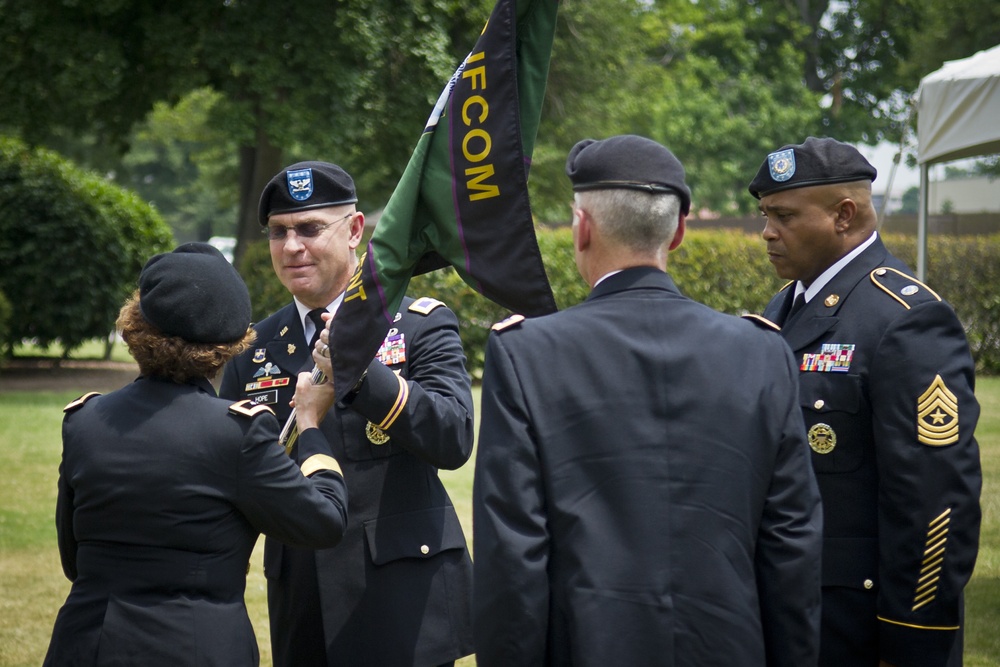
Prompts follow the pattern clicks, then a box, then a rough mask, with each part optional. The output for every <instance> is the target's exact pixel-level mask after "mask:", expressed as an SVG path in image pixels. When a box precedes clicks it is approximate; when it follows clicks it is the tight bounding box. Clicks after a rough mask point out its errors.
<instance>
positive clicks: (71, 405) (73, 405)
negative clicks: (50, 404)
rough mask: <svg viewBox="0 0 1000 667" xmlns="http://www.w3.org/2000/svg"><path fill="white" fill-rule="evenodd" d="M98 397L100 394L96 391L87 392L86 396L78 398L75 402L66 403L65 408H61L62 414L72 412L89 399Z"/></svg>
mask: <svg viewBox="0 0 1000 667" xmlns="http://www.w3.org/2000/svg"><path fill="white" fill-rule="evenodd" d="M100 395H101V393H100V392H98V391H92V392H89V393H87V394H84V395H83V396H81V397H80V398H78V399H76V400H75V401H70V402H69V403H67V404H66V407H65V408H63V412H72V411H73V410H76V409H77V408H79V407H82V406H83V404H84V403H86V402H87V401H89V400H90V399H92V398H94V397H95V396H100Z"/></svg>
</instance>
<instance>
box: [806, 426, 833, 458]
mask: <svg viewBox="0 0 1000 667" xmlns="http://www.w3.org/2000/svg"><path fill="white" fill-rule="evenodd" d="M809 446H810V447H812V450H813V451H814V452H816V453H817V454H829V453H830V452H832V451H833V448H834V447H836V446H837V434H836V433H834V432H833V429H832V428H830V425H829V424H813V425H812V426H810V427H809Z"/></svg>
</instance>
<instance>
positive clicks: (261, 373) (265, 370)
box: [253, 361, 281, 378]
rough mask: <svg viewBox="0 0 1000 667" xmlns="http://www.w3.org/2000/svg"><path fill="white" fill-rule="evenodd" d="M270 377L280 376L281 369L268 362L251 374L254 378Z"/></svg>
mask: <svg viewBox="0 0 1000 667" xmlns="http://www.w3.org/2000/svg"><path fill="white" fill-rule="evenodd" d="M272 375H281V369H280V368H278V366H277V364H272V363H271V362H270V361H269V362H267V363H266V364H264V365H263V366H261V367H260V368H258V369H257V372H256V373H254V374H253V376H254V377H255V378H261V377H271V376H272Z"/></svg>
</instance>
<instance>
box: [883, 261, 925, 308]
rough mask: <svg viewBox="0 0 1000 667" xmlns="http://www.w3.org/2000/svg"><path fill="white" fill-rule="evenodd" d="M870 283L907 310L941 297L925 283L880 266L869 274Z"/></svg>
mask: <svg viewBox="0 0 1000 667" xmlns="http://www.w3.org/2000/svg"><path fill="white" fill-rule="evenodd" d="M869 277H870V278H871V281H872V283H874V284H875V286H876V287H878V288H879V289H881V290H882V291H883V292H885V293H886V294H888V295H889V296H891V297H892V298H893V299H895V300H896V301H897V302H899V303H900V304H901V305H902V306H903V307H904V308H906V309H907V310H909V309H910V308H912V307H913V306H916V305H919V304H921V303H924V302H926V301H940V300H941V297H940V296H938V295H937V293H936V292H935V291H934V290H932V289H931V288H930V287H928V286H927V285H925V284H923V283H922V282H920V281H919V280H917V279H916V278H914V277H913V276H908V275H906V274H905V273H903V272H902V271H897V270H896V269H893V268H890V267H888V266H880V267H879V268H877V269H875V270H874V271H872V272H871V273H870V274H869Z"/></svg>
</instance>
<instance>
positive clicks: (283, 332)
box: [278, 327, 288, 336]
mask: <svg viewBox="0 0 1000 667" xmlns="http://www.w3.org/2000/svg"><path fill="white" fill-rule="evenodd" d="M286 333H288V327H281V331H279V332H278V335H279V336H284V335H285V334H286Z"/></svg>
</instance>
